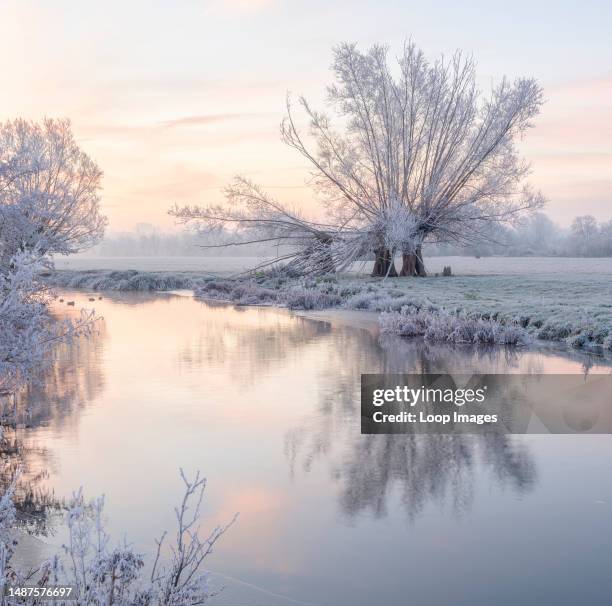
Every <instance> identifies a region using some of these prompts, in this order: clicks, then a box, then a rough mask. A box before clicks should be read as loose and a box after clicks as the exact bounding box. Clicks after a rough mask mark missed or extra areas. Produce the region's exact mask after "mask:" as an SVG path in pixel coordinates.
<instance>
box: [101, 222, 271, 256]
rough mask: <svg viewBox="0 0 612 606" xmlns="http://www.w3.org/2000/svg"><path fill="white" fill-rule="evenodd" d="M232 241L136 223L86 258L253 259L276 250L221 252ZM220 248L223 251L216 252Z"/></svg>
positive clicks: (225, 235)
mask: <svg viewBox="0 0 612 606" xmlns="http://www.w3.org/2000/svg"><path fill="white" fill-rule="evenodd" d="M234 239H235V238H234V236H233V235H232V233H230V232H229V230H225V229H219V230H216V231H214V232H207V233H205V234H201V233H198V232H197V231H181V232H178V233H172V232H164V231H161V230H158V229H156V228H155V227H154V226H152V225H150V224H148V223H140V224H138V225H137V226H136V229H135V230H134V231H131V232H122V233H118V232H115V233H109V234H108V235H107V236H106V238H104V240H103V241H102V242H100V244H98V245H97V246H95V247H94V248H92V249H91V250H90V252H89V254H91V255H96V256H101V257H215V256H219V255H221V254H222V255H223V256H228V255H231V256H238V257H249V256H254V257H257V256H270V255H274V254H275V251H276V247H275V246H273V245H271V244H269V243H262V244H259V243H255V244H248V245H244V246H235V247H230V248H225V245H226V244H227V243H228V242H230V241H234ZM221 246H223V247H224V249H223V251H220V250H219V249H218V247H221Z"/></svg>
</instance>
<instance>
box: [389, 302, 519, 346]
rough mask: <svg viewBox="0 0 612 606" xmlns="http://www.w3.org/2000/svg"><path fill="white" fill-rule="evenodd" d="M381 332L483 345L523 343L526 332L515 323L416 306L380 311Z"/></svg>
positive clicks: (435, 340)
mask: <svg viewBox="0 0 612 606" xmlns="http://www.w3.org/2000/svg"><path fill="white" fill-rule="evenodd" d="M380 328H381V332H382V333H387V334H395V335H399V336H403V337H416V336H423V337H424V338H425V340H426V341H432V342H450V343H478V344H482V345H494V344H501V345H525V344H527V343H528V342H529V335H528V334H527V332H526V331H525V330H524V329H523V328H521V327H520V326H518V325H515V324H512V325H508V326H504V325H502V324H500V323H498V322H495V321H494V320H482V319H477V318H466V317H462V316H456V315H451V314H448V313H445V312H438V311H427V310H418V311H417V310H415V309H414V308H410V307H408V306H406V307H404V308H402V310H401V311H400V312H388V313H382V314H381V315H380Z"/></svg>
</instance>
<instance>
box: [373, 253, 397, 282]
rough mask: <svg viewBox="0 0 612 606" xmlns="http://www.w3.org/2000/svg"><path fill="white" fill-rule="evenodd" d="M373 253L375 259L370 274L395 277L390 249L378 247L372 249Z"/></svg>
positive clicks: (395, 272) (379, 276)
mask: <svg viewBox="0 0 612 606" xmlns="http://www.w3.org/2000/svg"><path fill="white" fill-rule="evenodd" d="M374 254H375V260H374V268H373V269H372V274H371V275H372V277H377V278H384V277H386V276H388V277H390V278H396V277H397V271H396V270H395V262H394V260H393V257H392V256H391V251H390V250H389V249H388V248H378V249H376V250H375V251H374Z"/></svg>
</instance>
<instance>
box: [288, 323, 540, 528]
mask: <svg viewBox="0 0 612 606" xmlns="http://www.w3.org/2000/svg"><path fill="white" fill-rule="evenodd" d="M355 348H358V351H355ZM518 360H519V357H518V356H517V354H516V353H514V352H512V351H511V350H509V349H502V348H487V349H483V348H477V347H457V346H449V347H444V346H440V345H436V346H434V347H432V346H429V345H427V344H426V343H423V342H422V341H415V340H405V339H401V338H382V339H379V338H377V337H376V336H375V335H369V337H367V336H364V335H360V338H358V339H355V338H353V337H352V336H351V332H350V331H346V332H345V338H344V340H343V343H342V356H341V363H338V362H340V360H338V361H336V363H333V361H330V364H329V365H328V367H327V368H328V370H327V371H326V372H325V376H324V377H322V382H321V391H320V400H319V405H318V409H317V412H316V414H315V415H313V416H312V417H309V418H307V419H305V420H304V422H303V424H302V425H301V426H300V427H298V428H295V429H293V430H292V431H290V432H288V434H287V436H286V444H285V453H286V456H287V458H288V460H289V464H290V470H291V473H292V474H295V473H296V468H298V467H300V466H301V468H302V469H303V470H304V471H305V472H308V471H310V470H311V469H312V466H313V465H314V463H315V461H316V460H317V459H319V458H321V457H326V458H328V459H329V462H330V465H331V469H332V476H333V478H334V480H335V481H336V482H337V483H338V485H339V505H340V508H341V510H342V512H343V513H344V514H345V515H346V516H348V517H349V518H352V517H355V516H357V515H359V514H363V513H369V514H371V515H374V516H375V517H383V516H385V515H386V514H387V511H388V507H389V505H390V503H391V502H392V499H394V498H395V496H396V495H397V497H398V498H399V501H400V502H401V505H402V507H403V508H404V510H405V512H406V514H407V516H408V518H409V519H410V520H414V519H415V518H416V517H417V516H418V515H419V514H421V513H422V512H423V510H424V509H425V507H426V506H427V504H428V503H438V504H447V505H449V506H450V508H451V509H452V511H453V512H454V513H455V514H461V513H463V512H465V511H466V510H467V509H468V508H469V507H470V505H471V503H472V502H473V497H474V492H475V489H476V487H477V482H479V481H480V480H481V476H482V475H483V474H486V475H488V476H489V477H491V478H493V479H494V481H495V483H496V484H497V485H498V486H499V487H509V488H510V489H512V490H514V491H516V493H518V494H523V493H526V492H528V491H530V490H531V489H533V487H534V486H535V484H536V480H537V473H536V467H535V462H534V460H533V457H532V456H531V454H530V452H529V449H528V447H527V446H526V445H525V444H524V443H523V442H522V441H521V440H520V438H517V437H514V436H510V435H507V434H504V433H502V432H494V433H487V434H478V435H462V434H449V435H415V434H407V435H398V434H395V435H361V433H360V425H359V424H360V415H359V398H360V394H359V385H360V383H359V381H360V374H361V373H362V372H370V373H400V372H416V373H422V374H427V373H452V374H459V373H466V374H469V373H473V372H475V371H476V370H477V371H478V372H482V373H491V374H493V373H496V372H497V373H503V372H508V370H509V369H511V368H513V367H516V365H517V363H518ZM531 371H532V372H537V371H538V368H537V367H536V368H532V369H531Z"/></svg>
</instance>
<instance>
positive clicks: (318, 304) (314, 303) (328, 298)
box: [286, 286, 342, 310]
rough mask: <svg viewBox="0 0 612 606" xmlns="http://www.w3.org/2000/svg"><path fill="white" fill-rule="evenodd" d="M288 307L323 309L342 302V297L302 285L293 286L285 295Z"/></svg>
mask: <svg viewBox="0 0 612 606" xmlns="http://www.w3.org/2000/svg"><path fill="white" fill-rule="evenodd" d="M286 303H287V307H288V308H289V309H307V310H311V309H325V308H327V307H337V306H338V305H340V304H341V303H342V297H341V296H340V295H337V294H331V293H325V292H321V291H319V290H314V289H309V288H306V287H304V286H294V287H293V288H292V289H291V290H290V291H289V292H288V293H287V297H286Z"/></svg>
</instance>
